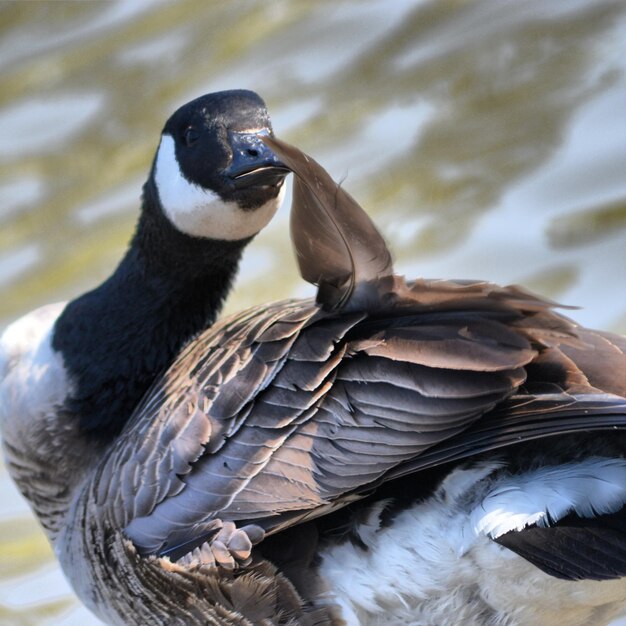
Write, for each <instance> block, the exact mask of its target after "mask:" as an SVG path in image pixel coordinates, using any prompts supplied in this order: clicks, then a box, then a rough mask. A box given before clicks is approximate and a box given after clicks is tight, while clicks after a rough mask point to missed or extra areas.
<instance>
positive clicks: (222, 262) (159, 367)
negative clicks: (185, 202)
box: [53, 181, 249, 438]
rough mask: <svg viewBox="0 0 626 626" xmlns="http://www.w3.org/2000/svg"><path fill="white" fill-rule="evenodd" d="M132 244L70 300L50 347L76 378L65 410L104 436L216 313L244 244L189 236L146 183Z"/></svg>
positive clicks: (126, 415)
mask: <svg viewBox="0 0 626 626" xmlns="http://www.w3.org/2000/svg"><path fill="white" fill-rule="evenodd" d="M143 204H144V206H143V211H142V215H141V218H140V220H139V224H138V226H137V230H136V233H135V236H134V238H133V241H132V243H131V246H130V248H129V250H128V251H127V253H126V256H125V257H124V258H123V260H122V262H121V263H120V265H119V266H118V268H117V270H116V271H115V272H114V274H113V275H112V276H111V277H110V278H109V279H108V280H107V281H105V282H104V283H103V284H102V285H100V287H98V288H96V289H94V290H93V291H91V292H89V293H87V294H85V295H83V296H81V297H80V298H77V299H76V300H74V301H72V302H70V303H69V304H68V305H67V307H66V308H65V310H64V312H63V314H62V315H61V316H60V318H59V319H58V321H57V323H56V327H55V332H54V338H53V347H54V348H55V350H57V351H60V352H61V353H62V355H63V358H64V363H65V367H66V368H67V369H68V371H69V373H70V377H71V381H72V383H73V390H72V397H71V398H69V399H68V403H67V408H68V409H69V410H70V411H71V412H72V413H75V414H76V415H77V416H79V418H80V425H81V428H82V429H83V431H85V432H86V433H88V434H92V435H93V436H95V437H98V438H107V437H112V436H115V435H116V434H117V433H119V431H120V430H121V429H122V427H123V426H124V424H125V423H126V421H127V420H128V418H129V417H130V415H131V413H132V411H133V409H134V408H135V407H136V406H137V404H138V402H139V401H140V400H141V398H142V396H143V395H144V394H145V392H146V391H147V389H148V388H149V386H150V385H151V383H152V382H153V381H154V379H155V378H156V376H157V375H158V374H159V373H160V372H162V371H163V370H164V369H165V368H166V367H167V366H168V365H169V364H170V363H171V362H172V360H173V358H174V356H175V355H176V354H177V353H178V352H179V350H180V349H181V347H182V346H183V345H184V344H185V343H186V342H187V341H188V340H189V339H190V338H192V337H193V336H194V335H195V334H197V333H198V332H200V331H201V330H203V329H204V328H206V327H208V326H210V325H211V324H212V323H213V322H214V321H215V318H216V316H217V314H218V313H219V311H220V309H221V307H222V304H223V302H224V299H225V298H226V296H227V294H228V292H229V290H230V287H231V284H232V281H233V278H234V276H235V274H236V271H237V267H238V264H239V259H240V257H241V253H242V251H243V248H244V247H245V245H246V244H247V243H248V241H249V240H245V241H234V242H231V241H217V240H207V239H200V238H194V237H190V236H188V235H185V234H183V233H181V232H179V231H178V230H176V229H175V228H174V227H173V226H172V225H171V223H170V222H169V221H168V220H167V219H166V218H165V216H164V215H163V213H162V211H161V210H160V208H159V205H158V199H157V196H156V191H155V189H154V186H153V184H152V183H151V181H149V182H148V183H147V184H146V186H145V187H144V198H143Z"/></svg>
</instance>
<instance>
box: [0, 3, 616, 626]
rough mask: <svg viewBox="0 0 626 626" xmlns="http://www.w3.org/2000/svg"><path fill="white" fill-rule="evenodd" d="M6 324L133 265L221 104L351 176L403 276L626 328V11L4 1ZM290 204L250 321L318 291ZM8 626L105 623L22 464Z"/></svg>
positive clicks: (1, 493)
mask: <svg viewBox="0 0 626 626" xmlns="http://www.w3.org/2000/svg"><path fill="white" fill-rule="evenodd" d="M0 33H1V35H0V327H2V326H4V325H5V324H6V323H8V322H9V321H10V320H12V319H14V318H15V317H17V316H19V315H20V314H22V313H24V312H26V311H28V310H30V309H32V308H35V307H36V306H38V305H40V304H44V303H46V302H50V301H55V300H60V299H65V298H69V297H73V296H75V295H77V294H78V293H80V292H81V291H83V290H85V289H87V288H88V287H90V286H93V285H95V284H96V283H97V282H98V281H100V280H101V279H103V278H104V277H105V276H106V275H107V274H108V273H109V272H110V271H111V269H112V268H113V266H114V265H115V263H116V260H117V259H118V258H119V257H120V256H121V254H122V251H123V249H124V247H125V245H126V242H127V241H128V239H129V237H130V234H131V232H132V228H133V224H134V222H135V219H136V216H137V209H138V198H139V194H140V189H141V184H142V182H143V180H144V179H145V176H146V173H147V171H148V168H149V166H150V162H151V158H152V155H153V151H154V149H155V147H156V145H157V143H158V135H159V131H160V129H161V126H162V124H163V122H164V120H165V119H166V117H167V116H168V115H169V114H170V113H171V112H172V111H173V110H174V109H175V108H176V107H177V106H178V105H180V104H182V103H183V102H185V101H187V100H189V99H191V98H193V97H195V96H198V95H201V94H202V93H205V92H207V91H213V90H216V89H224V88H235V87H247V88H251V89H254V90H256V91H258V92H259V93H260V94H261V95H262V96H263V97H264V98H265V99H266V101H267V103H268V106H269V108H270V111H271V113H272V117H273V120H274V128H275V130H276V133H277V134H278V135H279V136H282V137H284V138H285V139H287V140H289V141H291V142H294V143H296V144H298V145H299V146H301V147H302V148H303V149H305V150H306V151H307V152H309V153H311V154H312V155H314V156H315V157H316V158H317V159H318V160H319V161H320V162H322V163H323V164H325V165H326V166H327V167H328V169H329V170H330V171H331V173H332V174H333V175H334V176H335V177H337V178H340V179H343V180H344V183H343V184H344V186H345V187H346V188H347V189H349V190H350V191H351V192H352V194H353V195H355V196H356V197H357V198H358V199H359V200H360V201H361V202H362V204H363V205H364V207H365V208H366V209H367V210H368V211H369V212H370V213H372V214H373V215H374V216H375V218H376V220H377V222H378V224H379V225H380V226H381V228H382V230H383V232H384V233H385V235H386V237H387V239H388V241H389V243H390V245H391V247H392V249H393V251H394V254H395V258H396V260H397V262H396V265H397V268H398V270H399V271H400V272H402V273H406V274H407V275H411V276H417V275H425V276H431V277H435V276H440V277H472V278H476V277H480V278H489V279H492V280H496V281H499V282H504V283H510V282H518V283H524V284H526V285H527V286H529V287H531V288H533V289H535V290H537V291H539V292H541V293H543V294H545V295H546V296H549V297H552V298H555V299H557V300H559V301H562V302H566V303H571V304H578V305H581V306H582V307H584V308H583V309H581V310H580V311H575V312H573V313H572V316H573V317H574V318H575V319H577V320H579V321H580V322H582V323H584V324H587V325H593V326H596V327H602V328H609V329H612V330H618V331H621V332H625V331H626V3H624V2H619V1H615V2H604V1H599V0H598V1H590V0H581V1H575V0H550V1H549V2H548V1H546V0H538V1H536V2H532V1H528V0H489V1H484V2H478V1H474V2H461V1H456V2H455V1H440V2H435V1H431V2H427V1H422V2H417V1H405V0H378V1H372V2H368V1H363V0H353V1H343V2H313V1H306V2H305V1H282V2H281V1H270V0H265V1H263V2H258V1H253V0H240V1H233V2H227V1H220V2H217V1H214V2H208V1H202V0H196V1H193V0H188V1H180V2H165V1H160V2H157V1H151V2H148V1H143V0H126V1H124V2H101V1H92V2H74V1H68V2H66V1H63V0H61V1H54V2H52V1H50V2H38V1H20V2H2V3H0ZM287 223H288V214H287V207H285V208H284V210H282V211H281V212H280V213H279V215H278V216H277V218H276V219H275V220H274V222H273V223H272V224H271V225H270V227H269V228H268V229H267V230H266V231H265V232H264V233H262V235H261V236H259V237H258V238H257V240H256V241H255V242H254V243H253V245H252V246H251V248H250V249H249V250H248V251H247V253H246V259H245V261H244V263H243V266H242V270H241V276H240V279H239V282H238V284H237V287H236V291H235V293H234V294H233V296H232V298H231V300H230V302H229V305H228V308H229V310H236V309H239V308H241V307H244V306H247V305H249V304H254V303H258V302H261V301H264V300H269V299H274V298H280V297H286V296H289V295H303V294H309V293H311V292H312V291H311V289H310V288H309V287H307V286H305V285H303V283H302V281H301V280H300V279H299V277H298V275H297V272H296V269H295V263H294V260H293V257H292V253H291V248H290V244H289V239H288V229H287ZM0 502H1V503H2V504H1V505H0V507H1V508H0V623H2V624H11V625H13V624H24V625H26V624H28V625H31V624H33V625H34V624H63V625H69V624H75V625H78V624H80V625H87V624H95V623H97V622H96V621H95V620H94V618H92V617H91V616H90V615H89V614H88V613H87V612H86V611H85V610H84V609H82V608H80V607H79V606H78V604H77V603H76V601H75V600H74V599H73V598H72V596H71V592H70V591H69V589H68V587H67V585H66V583H65V582H64V580H63V578H62V575H61V574H60V572H59V570H58V569H57V567H56V565H55V564H54V559H53V556H52V554H51V551H50V549H49V548H48V547H47V544H46V542H45V539H44V538H43V537H42V535H41V533H40V531H39V529H38V527H37V525H36V523H35V522H34V520H32V518H31V516H30V514H29V512H28V509H27V507H26V505H25V504H24V503H23V502H22V501H21V499H20V498H19V496H18V495H17V494H16V493H15V491H14V490H13V488H12V486H11V484H10V482H9V479H8V477H7V475H6V472H5V471H4V469H2V468H0Z"/></svg>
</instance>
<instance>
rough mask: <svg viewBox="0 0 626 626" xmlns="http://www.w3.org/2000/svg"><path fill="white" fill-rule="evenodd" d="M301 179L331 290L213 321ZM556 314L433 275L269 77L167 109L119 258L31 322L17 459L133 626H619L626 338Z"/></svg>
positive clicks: (28, 491) (62, 550)
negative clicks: (380, 219) (260, 90)
mask: <svg viewBox="0 0 626 626" xmlns="http://www.w3.org/2000/svg"><path fill="white" fill-rule="evenodd" d="M194 146H195V147H194ZM194 150H195V151H197V152H194ZM198 153H200V154H201V155H203V157H200V156H195V155H197V154H198ZM287 169H289V170H291V171H293V172H294V174H295V182H294V199H293V206H292V237H293V239H294V243H295V246H296V250H297V255H298V262H299V264H300V268H301V272H302V274H303V276H304V277H305V278H306V279H307V280H309V281H311V282H314V283H316V284H317V285H318V287H319V289H318V296H317V301H316V302H313V301H311V300H291V301H284V302H277V303H272V304H268V305H263V306H259V307H256V308H253V309H250V310H247V311H243V312H241V313H239V314H236V315H234V316H231V317H229V318H226V319H222V320H220V321H218V322H216V323H215V324H213V325H212V326H211V324H212V323H213V321H214V319H215V315H216V313H217V311H218V309H219V306H220V304H221V302H222V301H223V299H224V297H225V296H226V293H227V291H228V288H229V286H230V281H231V280H232V276H233V275H234V272H235V271H236V266H237V261H238V259H239V255H240V254H241V251H242V249H243V247H244V246H245V244H246V243H247V241H249V239H250V238H251V237H252V236H254V234H255V233H256V232H258V230H260V229H261V228H262V227H263V226H264V225H265V224H266V223H267V221H268V220H269V219H270V218H271V215H272V213H273V212H274V211H275V209H276V206H277V203H278V200H279V196H280V191H281V189H282V181H283V179H284V176H285V173H286V171H287ZM216 172H217V174H216ZM553 309H554V306H553V304H552V303H549V302H546V301H544V300H542V299H540V298H538V297H536V296H533V295H532V294H529V293H527V292H525V291H524V290H522V289H520V288H516V287H499V286H497V285H493V284H490V283H485V282H477V281H426V280H417V281H414V282H411V283H406V282H405V281H404V280H403V279H401V278H400V277H398V276H396V275H394V273H393V268H392V263H391V257H390V255H389V253H388V250H387V247H386V245H385V243H384V241H383V240H382V238H381V237H380V235H379V234H378V232H377V230H376V228H375V227H374V225H373V223H372V222H371V221H370V220H369V218H368V217H367V216H366V215H365V213H364V212H363V211H362V210H361V208H360V207H359V206H358V204H357V203H356V202H355V201H354V200H353V199H352V198H351V197H350V196H349V195H348V194H347V193H346V192H345V191H344V190H343V189H341V187H339V186H338V185H336V184H335V183H334V182H333V181H332V179H331V178H330V177H329V176H328V175H327V174H326V172H324V170H323V169H322V168H321V167H320V166H319V165H317V164H316V163H315V162H314V161H313V160H312V159H311V158H310V157H307V156H306V155H303V154H302V153H301V152H299V151H298V150H297V149H295V148H293V147H290V146H288V145H286V144H284V143H282V142H279V141H278V140H276V139H272V131H271V125H270V122H269V118H268V116H267V113H266V110H265V107H264V105H263V103H262V101H261V100H260V99H259V98H258V97H257V96H256V95H255V94H251V93H250V92H226V93H222V94H213V95H209V96H205V97H204V98H202V99H199V100H197V101H194V102H192V103H190V104H188V105H186V107H183V108H182V109H180V110H179V111H178V112H177V113H175V114H174V116H172V118H171V119H170V121H168V123H167V124H166V126H165V129H164V134H163V135H162V139H161V143H160V147H159V149H158V151H157V156H156V158H155V164H154V166H153V169H152V172H151V175H150V178H149V179H148V182H147V184H146V186H145V187H144V199H143V208H142V214H141V218H140V221H139V225H138V228H137V232H136V234H135V237H134V239H133V242H132V244H131V247H130V249H129V252H128V253H127V255H126V257H125V258H124V260H123V261H122V263H121V265H120V267H119V268H118V270H117V271H116V272H115V274H114V275H113V276H112V277H111V278H110V279H109V280H108V281H107V282H105V283H104V284H103V285H102V286H101V287H99V288H98V289H96V290H95V291H93V292H90V293H89V294H87V295H85V296H83V297H81V298H78V299H77V300H75V301H73V302H71V303H70V304H68V305H57V306H52V307H47V308H44V309H41V310H39V311H37V312H35V313H32V314H30V315H28V316H26V317H25V318H22V320H18V321H17V322H16V323H15V324H14V325H12V326H11V327H9V328H8V329H7V331H6V332H5V334H4V335H3V337H2V340H1V341H2V343H1V344H0V345H1V346H2V355H3V358H2V360H0V364H1V367H2V369H1V370H0V371H4V374H3V380H2V383H0V394H1V395H0V401H1V405H0V406H1V407H2V422H1V423H2V432H3V442H4V447H5V456H6V458H7V464H8V467H9V470H10V472H11V474H12V476H13V477H14V479H15V481H16V483H17V484H18V486H19V487H20V489H21V490H22V492H23V493H24V495H25V496H26V497H27V498H28V499H29V501H30V502H31V505H32V506H33V509H34V511H35V513H36V514H37V515H38V517H39V519H40V521H41V522H42V524H43V525H44V528H45V529H46V531H47V533H48V536H49V537H50V540H51V542H52V544H53V546H54V548H55V551H56V554H57V556H58V558H59V561H60V562H61V564H62V566H63V568H64V571H65V573H66V575H67V576H68V578H69V579H70V581H71V583H72V585H73V586H74V588H75V589H76V592H77V593H78V595H79V596H80V597H81V599H82V600H83V602H85V604H87V606H89V607H90V608H91V609H92V610H93V611H94V612H95V613H96V614H97V615H98V616H99V617H100V618H101V619H103V620H105V621H106V622H110V623H116V624H223V625H228V624H232V625H234V624H237V625H243V624H255V625H256V624H333V623H335V624H341V623H347V624H350V625H353V624H381V623H386V624H424V625H432V626H435V625H437V626H442V625H453V624H459V625H460V624H463V625H466V624H475V625H479V624H480V625H493V626H495V625H496V624H498V625H500V624H510V625H513V624H516V625H520V626H521V625H527V624H533V625H534V624H551V623H567V624H568V625H570V626H575V625H576V624H580V625H583V624H603V623H607V622H608V621H609V620H610V619H612V618H613V617H615V616H617V615H619V614H620V613H621V612H624V611H626V506H625V504H626V458H625V456H626V355H625V353H626V340H624V339H623V338H620V337H617V336H615V335H610V334H608V333H603V332H597V331H592V330H588V329H584V328H580V327H578V326H577V325H576V324H575V323H574V322H572V321H570V320H568V319H567V318H565V317H562V316H561V315H559V314H558V313H556V312H555V311H554V310H553ZM165 368H166V369H165ZM164 369H165V371H164V372H163V373H161V372H162V371H163V370H164ZM149 386H150V389H149V390H148V387H149ZM146 391H147V393H146Z"/></svg>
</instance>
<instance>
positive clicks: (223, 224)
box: [154, 135, 285, 241]
mask: <svg viewBox="0 0 626 626" xmlns="http://www.w3.org/2000/svg"><path fill="white" fill-rule="evenodd" d="M154 179H155V183H156V186H157V190H158V192H159V199H160V200H161V206H162V207H163V211H164V212H165V215H166V216H167V218H168V219H169V220H170V222H172V224H174V226H176V228H177V229H178V230H180V231H181V232H183V233H186V234H187V235H192V236H193V237H210V238H212V239H228V240H230V241H233V240H237V239H247V238H248V237H251V236H252V235H256V234H257V233H258V232H259V231H260V230H262V229H263V228H264V227H265V226H266V225H267V224H268V223H269V221H270V220H271V219H272V217H273V216H274V213H276V211H277V210H278V207H279V206H280V204H281V202H282V200H283V197H284V193H285V186H284V185H283V187H282V189H281V190H280V193H279V194H278V196H277V197H276V198H274V199H273V200H270V201H269V202H267V203H266V204H264V205H263V206H261V207H259V208H258V209H254V210H252V211H244V210H242V209H240V208H239V206H238V205H237V203H235V202H224V200H222V199H221V198H220V197H219V195H218V194H216V193H215V192H214V191H211V190H210V189H205V188H203V187H200V186H199V185H194V184H193V183H190V182H189V181H188V180H187V179H186V178H185V177H184V176H183V175H182V173H181V171H180V166H179V165H178V161H177V159H176V148H175V144H174V139H173V138H172V137H171V136H170V135H163V136H162V137H161V144H160V145H159V151H158V153H157V159H156V167H155V173H154Z"/></svg>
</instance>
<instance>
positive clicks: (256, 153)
mask: <svg viewBox="0 0 626 626" xmlns="http://www.w3.org/2000/svg"><path fill="white" fill-rule="evenodd" d="M248 154H249V155H250V156H251V157H258V156H259V151H258V150H256V149H255V148H248Z"/></svg>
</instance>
